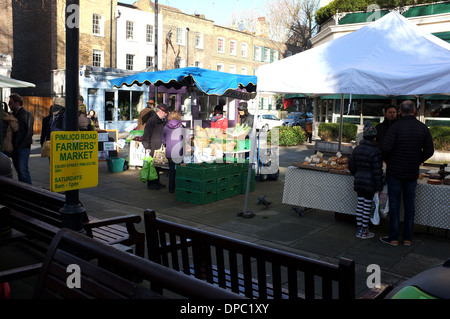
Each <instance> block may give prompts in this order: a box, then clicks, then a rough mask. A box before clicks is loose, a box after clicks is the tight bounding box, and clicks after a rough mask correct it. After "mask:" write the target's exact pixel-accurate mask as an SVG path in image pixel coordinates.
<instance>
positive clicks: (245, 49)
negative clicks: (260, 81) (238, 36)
mask: <svg viewBox="0 0 450 319" xmlns="http://www.w3.org/2000/svg"><path fill="white" fill-rule="evenodd" d="M247 56H248V47H247V43H242V44H241V57H243V58H246V57H247Z"/></svg>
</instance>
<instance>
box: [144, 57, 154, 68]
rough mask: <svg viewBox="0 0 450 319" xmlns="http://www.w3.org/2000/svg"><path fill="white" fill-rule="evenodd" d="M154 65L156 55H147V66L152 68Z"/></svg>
mask: <svg viewBox="0 0 450 319" xmlns="http://www.w3.org/2000/svg"><path fill="white" fill-rule="evenodd" d="M149 62H151V63H149ZM152 66H154V57H152V56H149V55H147V56H146V57H145V68H150V67H152Z"/></svg>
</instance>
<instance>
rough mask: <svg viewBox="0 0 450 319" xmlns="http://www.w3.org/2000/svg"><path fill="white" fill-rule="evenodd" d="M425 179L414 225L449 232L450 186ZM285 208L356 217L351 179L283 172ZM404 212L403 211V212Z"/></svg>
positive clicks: (305, 171) (418, 193) (418, 194)
mask: <svg viewBox="0 0 450 319" xmlns="http://www.w3.org/2000/svg"><path fill="white" fill-rule="evenodd" d="M426 181H427V179H426V178H425V179H422V180H419V181H418V184H417V188H416V201H415V204H416V214H415V218H414V222H415V224H418V225H425V226H432V227H437V228H443V229H450V185H430V184H427V183H426ZM282 202H283V203H284V204H289V205H292V206H299V207H304V208H314V209H321V210H327V211H332V212H338V213H343V214H355V209H356V205H357V199H356V192H355V191H354V190H353V176H351V175H341V174H331V173H328V172H322V171H315V170H309V169H302V168H297V167H294V166H290V167H288V168H287V170H286V175H285V182H284V191H283V201H282ZM402 211H403V208H402Z"/></svg>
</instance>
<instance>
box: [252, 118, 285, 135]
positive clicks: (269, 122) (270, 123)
mask: <svg viewBox="0 0 450 319" xmlns="http://www.w3.org/2000/svg"><path fill="white" fill-rule="evenodd" d="M276 126H283V121H282V120H280V119H279V118H278V117H276V116H275V115H273V114H259V115H258V117H257V118H256V129H257V130H265V131H268V130H271V129H273V128H274V127H276Z"/></svg>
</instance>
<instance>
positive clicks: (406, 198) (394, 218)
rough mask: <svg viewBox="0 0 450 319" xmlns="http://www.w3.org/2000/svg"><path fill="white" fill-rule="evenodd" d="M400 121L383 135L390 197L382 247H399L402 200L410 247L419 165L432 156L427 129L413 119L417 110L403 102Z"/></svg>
mask: <svg viewBox="0 0 450 319" xmlns="http://www.w3.org/2000/svg"><path fill="white" fill-rule="evenodd" d="M400 115H401V118H400V119H399V120H398V121H397V122H396V123H394V124H393V125H392V126H391V127H390V128H389V130H388V132H387V133H386V136H385V138H384V140H383V144H382V145H381V151H382V154H383V159H384V161H385V162H386V177H387V185H388V197H389V235H388V236H386V237H381V238H380V240H381V241H382V242H383V243H386V244H389V245H392V246H398V244H399V233H400V232H399V228H400V205H401V201H402V197H403V207H404V218H403V245H405V246H410V245H411V244H412V234H413V226H414V214H415V204H414V200H415V192H416V186H417V178H418V177H419V168H420V164H422V163H423V162H425V161H426V160H427V159H429V158H430V157H431V156H433V153H434V145H433V138H432V137H431V133H430V130H429V129H428V127H427V126H426V125H425V124H423V123H422V122H420V121H419V120H417V119H416V116H415V115H416V106H415V104H414V102H413V101H411V100H406V101H403V102H402V103H401V104H400Z"/></svg>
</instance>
